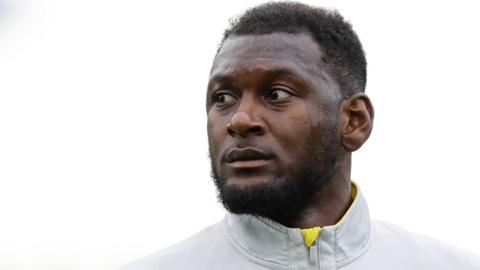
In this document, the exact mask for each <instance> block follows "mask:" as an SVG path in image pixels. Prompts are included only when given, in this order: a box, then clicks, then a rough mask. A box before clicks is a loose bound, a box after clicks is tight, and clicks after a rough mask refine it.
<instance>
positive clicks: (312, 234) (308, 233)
mask: <svg viewBox="0 0 480 270" xmlns="http://www.w3.org/2000/svg"><path fill="white" fill-rule="evenodd" d="M300 233H301V234H302V236H303V241H304V242H305V246H307V247H311V246H312V245H313V243H314V242H315V240H316V239H317V237H318V234H319V233H320V227H318V226H317V227H313V228H308V229H301V230H300Z"/></svg>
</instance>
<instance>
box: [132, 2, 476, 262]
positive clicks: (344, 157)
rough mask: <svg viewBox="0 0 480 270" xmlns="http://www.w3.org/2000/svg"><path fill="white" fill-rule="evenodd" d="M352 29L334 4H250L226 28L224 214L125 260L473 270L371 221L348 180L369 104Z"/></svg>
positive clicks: (214, 141)
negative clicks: (331, 8) (162, 247)
mask: <svg viewBox="0 0 480 270" xmlns="http://www.w3.org/2000/svg"><path fill="white" fill-rule="evenodd" d="M365 86H366V60H365V56H364V52H363V49H362V46H361V44H360V42H359V40H358V37H357V36H356V34H355V33H354V32H353V30H352V28H351V26H350V25H349V24H348V23H347V22H346V21H345V20H344V19H343V18H342V17H341V16H340V15H339V14H338V13H337V12H335V11H329V10H324V9H321V8H314V7H310V6H306V5H303V4H299V3H287V2H282V3H269V4H264V5H261V6H258V7H255V8H253V9H250V10H248V11H247V12H246V13H245V14H244V15H243V16H241V17H240V18H238V19H237V20H236V21H234V22H233V23H232V25H231V27H230V28H229V29H227V30H226V31H225V34H224V38H223V40H222V42H221V45H220V47H219V49H218V52H217V55H216V56H215V59H214V62H213V66H212V70H211V73H210V81H209V85H208V90H207V102H206V107H207V113H208V137H209V147H210V156H211V161H212V175H213V178H214V180H215V184H216V186H217V188H218V191H219V198H220V201H221V202H222V203H223V205H224V206H225V208H226V209H227V210H228V211H229V213H228V214H227V215H226V217H225V219H224V220H223V221H222V222H220V223H218V224H214V225H212V226H210V227H208V228H206V229H205V230H203V231H202V232H200V233H198V234H197V235H195V236H193V237H191V238H189V239H187V240H185V241H182V242H181V243H179V244H177V245H174V246H173V247H170V248H167V249H166V250H163V251H160V252H158V253H155V254H153V255H150V256H148V257H145V258H143V259H140V260H138V261H136V262H133V263H131V264H129V265H126V266H125V267H124V268H123V269H124V270H153V269H209V270H213V269H218V270H220V269H345V270H349V269H480V261H479V259H478V258H477V257H476V256H474V255H472V254H469V253H467V252H464V251H459V250H457V249H454V248H452V247H449V246H447V245H445V244H442V243H439V242H436V241H434V240H430V239H427V238H425V237H422V236H418V235H415V234H412V233H409V232H406V231H404V230H402V229H400V228H397V227H395V226H393V225H389V224H384V223H379V222H373V221H371V220H370V218H369V214H368V208H367V205H366V202H365V199H364V198H363V195H362V194H361V192H360V190H359V188H358V186H357V185H356V184H355V183H352V182H351V181H350V168H351V154H352V152H354V151H356V150H357V149H359V148H360V147H361V146H362V144H363V143H364V142H365V141H366V140H367V139H368V137H369V135H370V132H371V130H372V126H373V116H374V113H373V107H372V104H371V102H370V100H369V98H368V96H367V95H365V93H364V91H365Z"/></svg>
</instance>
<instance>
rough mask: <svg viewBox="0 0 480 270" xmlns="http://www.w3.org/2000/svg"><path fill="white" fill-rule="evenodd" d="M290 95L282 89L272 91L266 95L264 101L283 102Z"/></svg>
mask: <svg viewBox="0 0 480 270" xmlns="http://www.w3.org/2000/svg"><path fill="white" fill-rule="evenodd" d="M291 96H292V94H290V92H288V91H286V90H283V89H278V88H277V89H274V90H273V91H271V92H270V94H268V95H267V96H266V97H265V99H266V100H268V101H283V100H286V99H288V98H289V97H291Z"/></svg>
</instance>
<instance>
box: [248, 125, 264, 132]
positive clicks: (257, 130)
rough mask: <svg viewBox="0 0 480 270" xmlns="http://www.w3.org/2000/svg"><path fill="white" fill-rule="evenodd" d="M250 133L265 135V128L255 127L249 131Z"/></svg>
mask: <svg viewBox="0 0 480 270" xmlns="http://www.w3.org/2000/svg"><path fill="white" fill-rule="evenodd" d="M248 132H251V133H255V134H260V133H263V128H262V127H260V126H253V127H250V128H249V129H248Z"/></svg>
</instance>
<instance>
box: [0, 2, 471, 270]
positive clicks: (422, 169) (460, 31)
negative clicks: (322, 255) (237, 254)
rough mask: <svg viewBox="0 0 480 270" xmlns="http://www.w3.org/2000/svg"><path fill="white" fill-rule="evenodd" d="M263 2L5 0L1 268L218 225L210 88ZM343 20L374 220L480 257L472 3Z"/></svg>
mask: <svg viewBox="0 0 480 270" xmlns="http://www.w3.org/2000/svg"><path fill="white" fill-rule="evenodd" d="M262 2H263V1H190V2H188V1H168V2H167V1H163V2H162V1H148V0H137V1H123V0H116V1H113V0H84V1H72V0H37V1H34V0H15V1H14V0H0V269H1V270H83V269H90V270H100V269H101V270H105V269H116V268H117V267H119V266H120V265H122V264H125V263H127V262H129V261H131V260H133V259H136V258H139V257H141V256H144V255H147V254H149V253H152V252H154V251H157V250H159V249H161V248H163V247H166V246H168V245H170V244H173V243H175V242H178V241H180V240H182V239H184V238H186V237H188V236H190V235H192V234H194V233H196V232H197V231H199V230H200V229H202V228H204V227H205V226H207V225H209V224H211V223H214V222H216V221H218V220H220V219H221V218H222V217H223V215H224V211H223V209H222V207H221V206H220V205H219V204H218V203H217V199H216V191H215V188H214V185H213V183H211V179H210V176H209V175H210V173H209V171H210V168H209V160H208V147H207V137H206V113H205V105H204V99H205V90H206V84H207V80H208V75H209V70H210V65H211V62H212V59H213V56H214V54H215V51H216V49H217V45H218V43H219V41H220V39H221V37H222V33H223V30H224V29H225V28H226V27H227V26H228V19H229V18H231V17H232V16H234V15H238V14H241V12H242V11H244V10H245V9H246V8H248V7H251V6H254V5H256V4H259V3H262ZM304 2H305V3H309V4H312V5H318V6H326V7H335V8H337V9H338V10H339V11H340V12H341V13H342V14H343V15H344V16H345V17H346V18H347V19H348V20H350V22H351V23H352V24H353V26H354V29H355V30H356V31H357V33H358V35H359V37H360V39H361V41H362V42H363V45H364V48H365V51H366V53H367V60H368V63H369V66H368V83H367V93H368V94H369V95H370V97H371V99H372V101H373V104H374V106H375V109H376V118H375V128H374V131H373V134H372V136H371V138H370V140H369V141H368V143H367V144H366V145H364V147H363V148H362V149H361V150H360V151H359V152H358V153H355V154H354V157H353V172H352V174H353V175H352V178H353V179H354V180H356V181H357V182H358V183H359V185H360V188H361V189H362V190H363V192H364V194H365V196H366V198H367V201H368V202H369V206H370V211H371V215H372V217H373V218H375V219H379V220H384V221H388V222H391V223H395V224H397V225H400V226H402V227H404V228H406V229H408V230H412V231H415V232H418V233H421V234H424V235H427V236H430V237H434V238H439V239H441V240H442V241H445V242H448V243H450V244H453V245H455V246H458V247H461V248H465V249H469V250H472V251H474V252H476V253H480V234H479V233H478V228H479V227H480V218H479V215H478V206H479V205H480V197H479V196H478V193H479V188H480V184H479V182H480V177H479V175H478V170H477V169H478V167H479V166H480V165H479V164H478V163H479V158H478V152H479V151H480V146H479V143H478V142H479V138H480V127H479V120H478V119H479V116H480V113H479V108H478V103H479V98H480V94H479V91H480V86H479V82H478V78H479V75H478V73H479V68H478V65H479V63H480V53H479V49H478V48H480V39H479V35H478V26H479V25H480V18H479V16H478V11H479V8H478V6H477V4H476V1H461V0H460V1H449V2H447V1H338V0H337V1H333V0H332V1H304Z"/></svg>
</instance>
